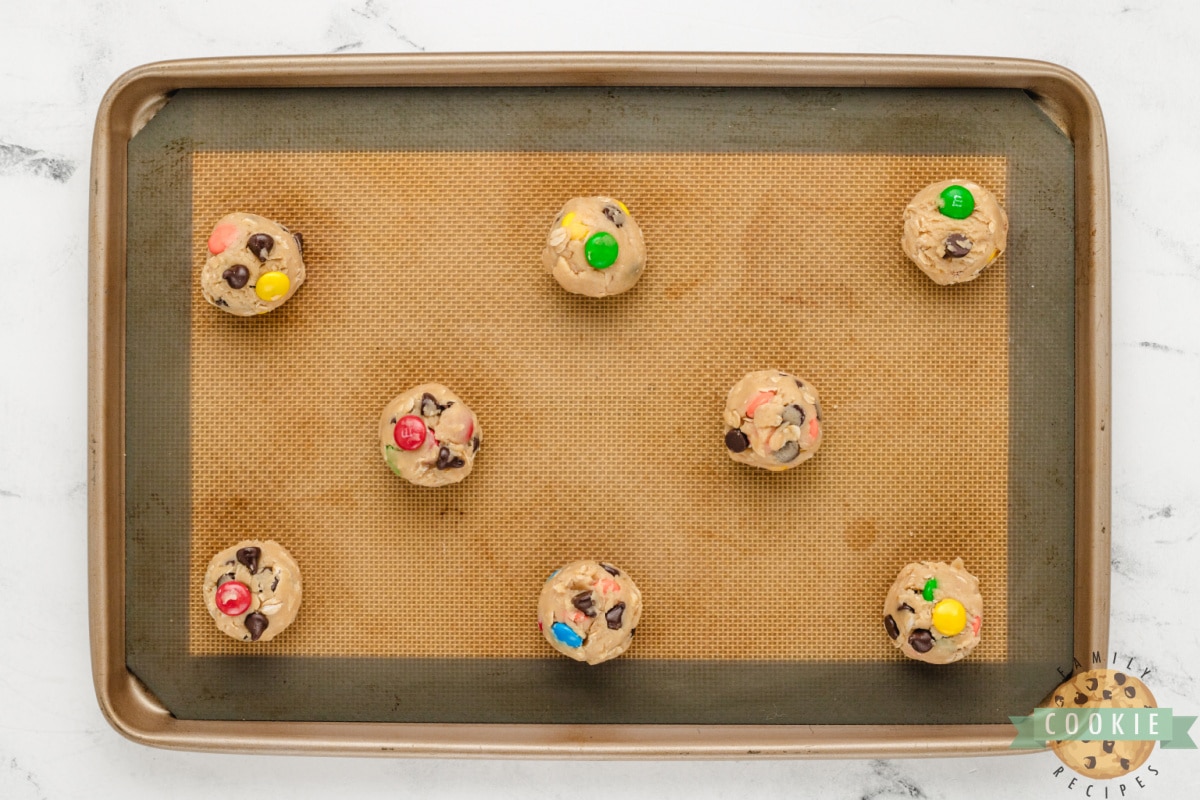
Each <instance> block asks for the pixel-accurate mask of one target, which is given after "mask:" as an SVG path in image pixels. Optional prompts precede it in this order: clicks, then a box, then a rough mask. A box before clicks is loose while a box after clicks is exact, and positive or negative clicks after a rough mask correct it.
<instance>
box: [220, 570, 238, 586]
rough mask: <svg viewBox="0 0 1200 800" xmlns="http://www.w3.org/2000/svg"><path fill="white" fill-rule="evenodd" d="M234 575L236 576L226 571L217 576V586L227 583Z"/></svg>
mask: <svg viewBox="0 0 1200 800" xmlns="http://www.w3.org/2000/svg"><path fill="white" fill-rule="evenodd" d="M236 577H237V576H236V575H234V574H233V573H232V572H226V573H225V574H224V575H222V576H221V577H219V578H217V586H218V587H220V586H221V585H222V584H225V583H229V582H230V581H231V580H233V579H234V578H236Z"/></svg>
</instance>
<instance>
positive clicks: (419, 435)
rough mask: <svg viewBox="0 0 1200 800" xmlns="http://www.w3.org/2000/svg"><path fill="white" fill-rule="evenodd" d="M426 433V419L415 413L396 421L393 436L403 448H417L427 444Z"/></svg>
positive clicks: (397, 444) (398, 445)
mask: <svg viewBox="0 0 1200 800" xmlns="http://www.w3.org/2000/svg"><path fill="white" fill-rule="evenodd" d="M425 433H426V429H425V420H423V419H421V418H420V417H418V416H416V415H415V414H409V415H408V416H407V417H401V418H400V421H399V422H397V423H396V429H395V430H394V431H393V432H392V436H393V437H395V439H396V446H397V447H399V448H400V449H401V450H416V449H417V448H418V447H420V446H421V445H423V444H425Z"/></svg>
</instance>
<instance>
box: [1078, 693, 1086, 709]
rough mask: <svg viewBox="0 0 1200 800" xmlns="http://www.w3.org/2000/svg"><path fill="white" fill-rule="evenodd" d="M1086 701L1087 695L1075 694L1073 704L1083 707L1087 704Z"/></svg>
mask: <svg viewBox="0 0 1200 800" xmlns="http://www.w3.org/2000/svg"><path fill="white" fill-rule="evenodd" d="M1087 700H1088V699H1087V695H1086V694H1084V693H1083V692H1076V693H1075V704H1076V705H1080V706H1081V705H1084V704H1085V703H1087Z"/></svg>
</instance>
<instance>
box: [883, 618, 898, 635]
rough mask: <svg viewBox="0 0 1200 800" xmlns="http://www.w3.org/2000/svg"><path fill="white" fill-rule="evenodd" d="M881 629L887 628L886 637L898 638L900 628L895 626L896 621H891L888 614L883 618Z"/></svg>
mask: <svg viewBox="0 0 1200 800" xmlns="http://www.w3.org/2000/svg"><path fill="white" fill-rule="evenodd" d="M883 627H885V628H887V632H888V636H890V637H891V638H893V639H896V638H898V637H899V636H900V628H899V627H898V626H897V625H896V620H894V619H892V615H891V614H888V615H887V616H886V617H884V618H883Z"/></svg>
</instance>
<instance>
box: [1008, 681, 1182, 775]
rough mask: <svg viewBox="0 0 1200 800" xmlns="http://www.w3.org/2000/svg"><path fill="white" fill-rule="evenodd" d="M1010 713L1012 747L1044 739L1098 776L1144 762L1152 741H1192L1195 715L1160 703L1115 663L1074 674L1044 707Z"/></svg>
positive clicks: (1169, 744) (1070, 763)
mask: <svg viewBox="0 0 1200 800" xmlns="http://www.w3.org/2000/svg"><path fill="white" fill-rule="evenodd" d="M1147 671H1148V670H1147ZM1010 719H1011V720H1012V721H1013V724H1014V725H1016V726H1017V737H1016V739H1015V740H1014V741H1013V743H1012V745H1011V746H1012V747H1013V748H1039V747H1043V746H1045V745H1049V746H1050V749H1051V750H1053V751H1054V754H1055V755H1057V756H1058V758H1059V759H1060V760H1061V761H1062V762H1063V764H1065V765H1066V766H1067V767H1069V768H1070V769H1072V770H1073V771H1075V772H1077V773H1079V774H1080V775H1082V776H1084V777H1085V778H1088V779H1091V780H1097V781H1104V780H1111V779H1114V778H1121V777H1124V776H1125V775H1128V774H1129V773H1131V772H1133V771H1134V770H1136V769H1137V768H1138V767H1140V766H1142V765H1143V764H1145V763H1146V762H1147V760H1148V759H1149V758H1150V754H1151V753H1152V752H1153V750H1154V745H1155V743H1156V742H1162V745H1163V747H1164V748H1178V749H1195V747H1196V745H1195V743H1194V742H1192V741H1191V739H1190V738H1189V737H1188V729H1189V728H1190V727H1191V724H1192V723H1193V722H1194V721H1195V720H1196V718H1195V717H1183V716H1175V715H1173V714H1172V712H1171V709H1169V708H1159V707H1158V703H1157V702H1156V701H1155V699H1154V694H1153V693H1152V692H1151V691H1150V689H1149V688H1148V687H1147V686H1146V684H1144V683H1142V681H1141V680H1139V679H1138V678H1136V677H1134V676H1133V675H1130V674H1128V673H1126V672H1123V671H1121V670H1116V669H1093V670H1088V671H1087V672H1082V673H1079V674H1077V675H1074V676H1072V677H1071V678H1070V679H1068V680H1067V681H1066V682H1064V683H1063V684H1062V685H1060V686H1059V687H1058V688H1057V689H1055V690H1054V692H1053V694H1051V695H1050V698H1049V700H1048V701H1047V704H1046V706H1045V707H1043V708H1037V709H1035V710H1034V713H1033V714H1032V715H1030V716H1027V717H1010ZM1151 771H1152V772H1154V773H1155V774H1157V771H1155V770H1153V769H1152V770H1151ZM1055 774H1056V775H1057V774H1058V772H1056V773H1055ZM1072 783H1073V781H1072ZM1138 785H1139V786H1140V785H1142V782H1141V780H1139V781H1138ZM1122 788H1124V787H1123V786H1122Z"/></svg>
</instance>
